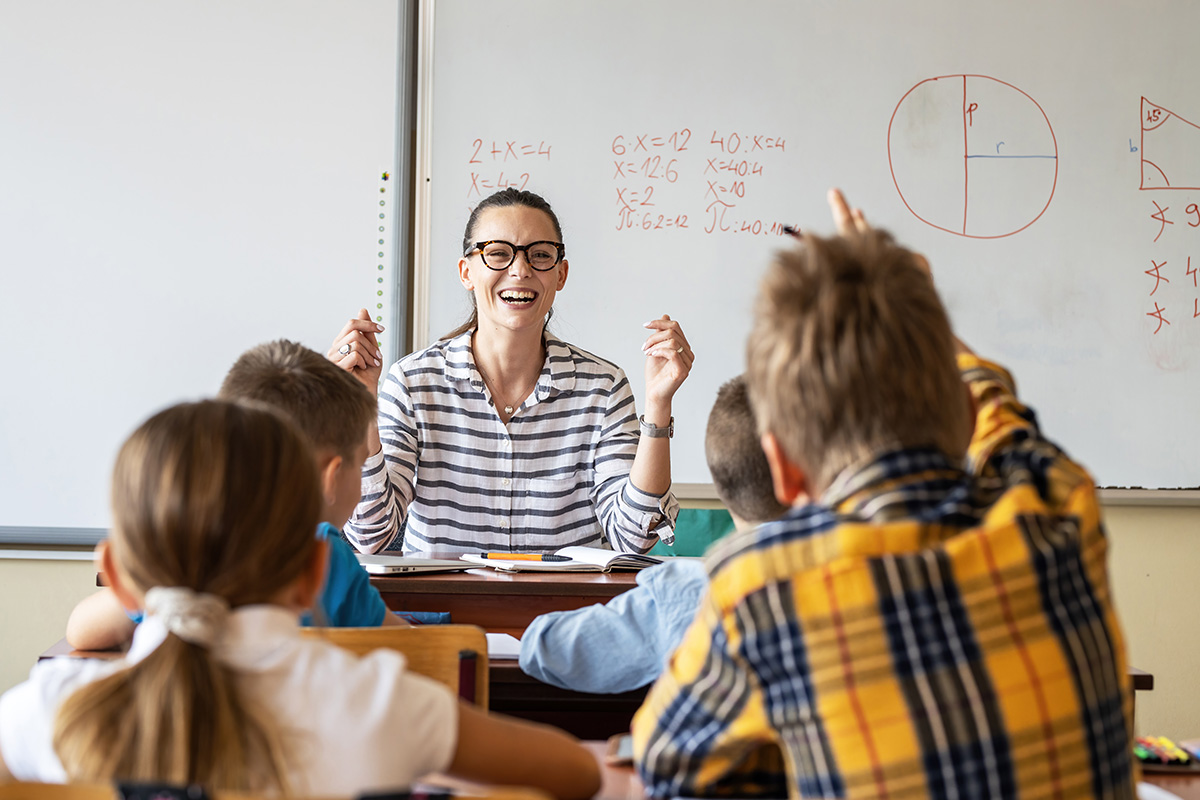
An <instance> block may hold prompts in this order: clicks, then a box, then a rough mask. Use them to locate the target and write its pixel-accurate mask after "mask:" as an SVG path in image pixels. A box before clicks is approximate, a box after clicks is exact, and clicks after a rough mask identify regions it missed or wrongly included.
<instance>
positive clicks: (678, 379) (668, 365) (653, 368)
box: [642, 314, 696, 404]
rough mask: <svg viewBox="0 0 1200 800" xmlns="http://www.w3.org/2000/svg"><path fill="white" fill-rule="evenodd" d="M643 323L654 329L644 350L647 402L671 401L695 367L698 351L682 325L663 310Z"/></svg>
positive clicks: (643, 347) (647, 339)
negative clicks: (658, 316) (657, 316)
mask: <svg viewBox="0 0 1200 800" xmlns="http://www.w3.org/2000/svg"><path fill="white" fill-rule="evenodd" d="M643 327H646V328H649V329H650V330H651V333H650V336H649V337H647V338H646V343H645V344H644V345H642V352H643V353H645V354H646V402H647V403H648V404H649V403H656V402H657V403H670V402H671V398H672V397H674V396H675V390H676V389H678V388H679V387H680V386H681V385H682V384H683V382H684V380H686V379H687V376H688V373H689V372H691V371H692V363H693V362H694V361H695V360H696V354H695V353H693V352H692V347H691V345H689V344H688V340H687V337H686V336H684V335H683V328H681V327H680V326H679V323H678V322H676V321H675V320H673V319H671V317H670V316H668V315H667V314H663V315H662V317H661V318H660V319H655V320H651V321H650V322H647V323H646V324H645V325H644V326H643Z"/></svg>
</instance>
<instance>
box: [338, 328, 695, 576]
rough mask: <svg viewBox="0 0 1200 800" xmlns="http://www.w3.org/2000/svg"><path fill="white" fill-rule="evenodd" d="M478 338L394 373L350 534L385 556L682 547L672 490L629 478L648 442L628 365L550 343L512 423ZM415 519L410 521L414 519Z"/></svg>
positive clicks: (439, 346)
mask: <svg viewBox="0 0 1200 800" xmlns="http://www.w3.org/2000/svg"><path fill="white" fill-rule="evenodd" d="M471 333H472V331H468V332H466V333H464V334H462V335H460V336H457V337H455V338H453V339H448V340H443V341H440V342H437V343H435V344H433V345H431V346H430V347H427V348H426V349H425V350H422V351H420V352H417V353H413V354H412V355H409V356H406V357H405V358H403V359H401V360H400V361H398V362H397V363H395V364H393V365H392V368H391V369H390V370H389V371H388V375H387V379H386V380H385V381H384V384H383V387H382V388H381V389H380V391H379V438H380V441H381V443H382V445H383V449H382V451H381V452H380V453H378V454H376V455H374V456H372V457H370V458H368V459H367V461H366V463H365V464H364V465H363V481H362V493H363V497H362V501H361V502H360V503H359V505H358V508H357V509H355V512H354V516H352V517H351V518H350V523H349V524H348V525H347V527H346V533H347V535H348V536H349V538H350V541H351V542H352V543H353V544H354V545H355V547H357V548H358V549H359V550H361V551H363V552H367V553H373V552H377V551H379V550H382V549H383V548H385V547H387V546H388V544H389V543H390V542H391V541H392V540H393V539H395V538H396V536H397V535H399V533H400V531H401V528H402V527H403V528H404V534H403V535H404V551H405V552H406V553H412V552H429V551H433V550H443V551H445V550H479V549H485V550H499V551H505V550H507V551H525V552H553V551H554V550H557V549H559V548H561V547H567V546H569V545H576V544H582V545H592V546H603V545H608V546H611V547H612V548H613V549H614V550H619V551H623V552H634V553H643V552H645V551H647V550H649V549H650V548H651V547H653V546H654V544H655V542H657V541H658V539H659V538H660V537H661V538H662V539H663V541H665V542H667V543H668V544H669V543H670V542H671V541H673V538H674V536H673V533H672V527H673V525H674V520H675V516H676V515H677V514H678V510H679V504H678V502H676V500H675V497H674V495H672V494H671V493H670V492H667V493H666V494H664V495H661V496H660V495H652V494H647V493H646V492H643V491H642V490H640V489H638V488H637V487H636V486H634V485H633V483H632V481H630V479H629V471H630V469H631V467H632V465H633V457H634V455H635V454H636V452H637V445H638V437H639V435H640V434H639V430H638V421H637V411H636V410H635V409H634V402H633V392H632V390H631V389H630V387H629V381H628V380H627V379H626V377H625V373H624V372H622V371H621V369H620V368H619V367H617V366H615V365H613V364H610V363H609V362H607V361H604V360H603V359H601V358H598V357H596V356H594V355H592V354H591V353H587V352H585V351H583V350H580V349H579V348H577V347H573V346H571V345H568V344H566V343H564V342H561V341H559V340H557V339H555V338H554V337H552V336H549V335H547V336H546V337H545V343H546V361H545V363H544V364H543V366H542V372H541V375H540V376H539V378H538V381H537V384H536V386H535V387H534V389H533V392H532V393H531V394H530V396H529V398H528V399H527V400H526V401H525V402H524V403H523V404H522V405H521V406H520V407H518V408H517V409H516V410H515V412H514V413H513V416H512V419H511V420H510V421H509V423H508V425H507V426H506V425H505V424H504V423H503V422H502V421H501V419H500V416H499V414H498V413H497V411H496V408H495V407H494V406H493V405H492V398H491V395H490V393H489V392H488V389H487V386H486V385H485V384H484V381H483V378H482V376H481V375H480V373H479V370H478V368H477V367H476V366H475V355H474V353H473V352H472V350H471ZM406 517H407V519H406Z"/></svg>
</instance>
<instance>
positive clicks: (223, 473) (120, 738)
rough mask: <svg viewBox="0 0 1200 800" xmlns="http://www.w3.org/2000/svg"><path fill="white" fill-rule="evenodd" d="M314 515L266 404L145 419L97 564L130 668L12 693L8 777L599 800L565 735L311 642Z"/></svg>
mask: <svg viewBox="0 0 1200 800" xmlns="http://www.w3.org/2000/svg"><path fill="white" fill-rule="evenodd" d="M320 502H321V489H320V483H319V480H318V476H317V471H316V467H315V461H314V459H313V457H312V455H311V454H310V452H309V451H308V445H307V444H306V442H305V440H304V439H303V438H302V437H301V436H300V434H298V433H297V432H296V431H294V430H293V428H292V427H291V425H290V424H289V423H288V422H286V421H285V420H284V419H283V418H282V417H281V416H279V415H277V414H276V413H275V412H273V411H271V410H269V409H267V408H265V407H261V406H253V405H240V404H236V403H230V402H223V401H205V402H200V403H190V404H183V405H178V406H175V407H173V408H169V409H167V410H165V411H162V412H160V413H158V414H156V415H155V416H153V417H151V418H150V419H149V420H148V421H146V422H145V423H144V424H143V425H142V426H141V427H140V428H139V429H138V430H137V431H135V432H134V434H133V435H132V436H131V437H130V438H129V440H128V441H127V442H126V443H125V445H124V446H123V447H122V448H121V451H120V453H119V455H118V456H117V463H116V467H115V469H114V473H113V486H112V510H113V529H112V535H111V539H110V540H109V541H108V542H106V543H105V544H103V545H102V546H101V547H100V548H99V550H98V558H99V560H100V562H101V564H102V567H103V569H104V572H105V574H106V575H107V577H108V579H109V583H110V584H111V586H112V588H113V591H114V593H115V595H116V596H117V598H118V599H119V600H120V601H121V603H122V605H124V606H125V607H127V608H129V609H131V610H132V609H145V614H146V618H145V621H144V622H143V623H142V624H141V625H139V626H138V628H137V632H136V633H135V635H134V640H133V644H132V645H131V647H130V650H129V652H128V654H127V655H126V656H125V658H123V659H121V660H120V661H115V662H113V661H107V662H104V661H89V660H84V659H73V658H65V659H55V660H52V661H48V662H43V663H42V664H39V665H38V666H37V667H36V668H35V669H34V671H33V672H32V673H31V675H30V679H29V680H28V681H26V682H25V683H23V684H21V685H19V686H17V687H15V688H14V689H12V690H11V691H9V692H7V693H6V694H5V695H4V696H3V697H0V782H2V781H4V780H6V779H11V778H12V777H16V778H19V779H22V780H33V781H46V782H65V781H79V782H89V783H107V782H112V781H155V782H168V783H173V784H181V785H182V784H198V785H202V786H204V787H206V788H208V789H209V790H240V791H253V792H269V793H277V794H291V793H300V794H307V795H353V794H357V793H360V792H364V791H382V790H387V789H394V788H397V787H400V786H404V785H406V784H409V783H411V782H413V781H414V780H415V779H416V778H418V777H419V776H421V775H423V774H425V773H427V772H435V771H443V772H450V773H455V774H459V775H461V776H462V777H465V778H469V779H473V780H480V781H485V782H494V783H520V784H525V785H534V786H540V787H541V788H543V789H545V790H547V791H550V792H551V793H554V794H557V795H559V796H562V797H586V796H590V795H591V794H592V793H594V791H595V789H596V788H598V780H599V778H598V768H597V766H596V764H595V761H594V759H592V758H591V756H590V755H589V754H588V753H587V751H586V750H583V749H582V748H581V747H580V746H579V745H578V743H576V742H574V741H573V740H571V739H570V737H568V736H566V735H565V734H563V733H561V732H559V731H555V730H553V729H550V728H545V727H542V726H534V725H529V724H526V723H521V722H518V721H515V720H507V719H505V718H503V717H500V716H498V715H490V716H489V715H486V714H484V713H482V712H479V711H477V710H474V709H471V708H469V707H467V706H465V705H464V704H462V703H460V702H458V701H457V700H456V699H455V698H454V697H453V695H452V694H451V693H450V692H449V690H447V689H446V688H444V687H442V686H441V685H439V684H436V683H434V682H432V681H429V680H427V679H425V678H423V677H421V676H417V675H412V674H410V673H409V672H408V671H407V670H406V669H405V664H404V659H403V657H402V656H400V655H399V654H397V653H394V652H387V651H379V652H376V653H372V654H371V655H369V656H366V657H364V658H358V657H355V656H353V655H351V654H350V653H347V652H345V651H342V650H340V649H338V648H337V647H334V646H333V645H330V644H328V643H326V642H320V641H313V640H307V639H301V638H300V636H299V633H298V617H299V615H300V614H301V613H302V612H303V611H304V610H306V609H308V608H310V607H311V605H312V603H313V600H314V598H315V597H316V594H317V592H318V591H319V589H320V585H321V581H322V578H323V576H324V573H325V559H326V548H327V544H326V543H325V542H324V541H320V540H318V539H316V538H315V537H314V536H313V530H314V529H315V528H316V526H317V523H318V521H319V518H320V511H321V509H320ZM534 754H536V756H535V755H534ZM556 764H559V765H560V766H559V767H558V768H554V767H555V765H556ZM548 766H549V767H551V769H550V771H549V772H548V771H547V767H548Z"/></svg>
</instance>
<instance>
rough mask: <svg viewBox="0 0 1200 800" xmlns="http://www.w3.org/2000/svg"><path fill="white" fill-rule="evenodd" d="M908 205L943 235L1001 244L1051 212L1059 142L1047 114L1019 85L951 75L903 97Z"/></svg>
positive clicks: (901, 154) (894, 156)
mask: <svg viewBox="0 0 1200 800" xmlns="http://www.w3.org/2000/svg"><path fill="white" fill-rule="evenodd" d="M888 162H889V163H890V165H891V170H892V181H893V182H894V183H895V184H896V191H897V192H899V193H900V199H901V200H903V201H904V205H905V206H907V207H908V210H909V211H911V212H912V213H913V215H914V216H915V217H916V218H917V219H919V220H921V221H922V222H924V223H925V224H926V225H931V226H933V227H935V228H938V229H939V230H943V231H946V232H947V233H953V234H955V235H956V236H966V237H968V238H972V239H998V238H1001V237H1004V236H1012V235H1013V234H1014V233H1020V232H1021V231H1023V230H1025V229H1026V228H1028V227H1029V226H1030V225H1032V224H1033V223H1034V222H1037V220H1038V219H1039V218H1040V217H1041V216H1042V214H1044V213H1045V212H1046V209H1047V208H1049V207H1050V201H1051V200H1052V199H1054V189H1055V186H1057V184H1058V142H1057V140H1056V139H1055V138H1054V129H1053V128H1052V127H1051V125H1050V119H1049V117H1047V116H1046V112H1045V111H1043V110H1042V107H1041V106H1040V105H1038V103H1037V101H1036V100H1034V99H1033V98H1032V97H1030V96H1029V95H1027V94H1026V93H1025V92H1023V91H1021V90H1020V89H1018V88H1017V87H1015V86H1013V85H1012V84H1010V83H1005V82H1004V81H1001V80H997V79H996V78H990V77H988V76H986V75H942V76H940V77H937V78H929V79H927V80H923V81H921V82H920V83H918V84H917V85H916V86H914V87H912V88H911V89H909V90H908V92H906V93H905V95H904V97H902V98H900V102H899V103H897V104H896V109H895V111H893V112H892V119H891V121H890V122H889V123H888Z"/></svg>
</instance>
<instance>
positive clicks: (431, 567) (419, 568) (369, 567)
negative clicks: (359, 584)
mask: <svg viewBox="0 0 1200 800" xmlns="http://www.w3.org/2000/svg"><path fill="white" fill-rule="evenodd" d="M358 563H359V564H362V566H363V569H365V570H366V571H367V572H369V573H371V574H372V575H399V574H402V573H419V572H459V571H461V570H464V569H474V568H475V567H477V566H478V565H476V564H464V563H463V562H461V561H451V560H448V559H443V558H420V557H417V556H386V555H379V554H375V555H363V554H361V553H359V554H358Z"/></svg>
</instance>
